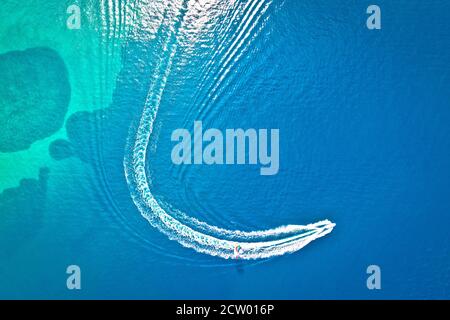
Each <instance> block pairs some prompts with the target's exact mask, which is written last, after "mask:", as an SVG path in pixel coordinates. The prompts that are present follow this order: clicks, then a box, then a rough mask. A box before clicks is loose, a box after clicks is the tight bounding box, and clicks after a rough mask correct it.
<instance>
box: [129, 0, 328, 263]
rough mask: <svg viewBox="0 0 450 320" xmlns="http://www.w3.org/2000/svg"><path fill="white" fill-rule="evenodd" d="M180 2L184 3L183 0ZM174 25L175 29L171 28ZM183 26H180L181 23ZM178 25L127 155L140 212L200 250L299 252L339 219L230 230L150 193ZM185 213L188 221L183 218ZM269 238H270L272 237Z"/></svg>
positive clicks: (224, 254)
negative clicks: (153, 146)
mask: <svg viewBox="0 0 450 320" xmlns="http://www.w3.org/2000/svg"><path fill="white" fill-rule="evenodd" d="M181 6H182V4H181ZM183 17H184V14H183V12H182V10H181V8H180V11H179V14H177V15H176V19H175V20H178V21H174V26H175V25H177V24H178V25H181V24H182V23H183ZM170 29H171V28H170ZM178 29H179V26H178ZM176 32H177V31H176V30H175V32H171V34H169V36H168V38H167V40H166V42H165V44H164V51H165V52H167V53H168V54H161V55H160V61H159V64H158V67H157V70H156V77H155V78H154V79H156V80H155V82H154V83H153V85H152V86H151V90H150V91H149V94H148V96H147V100H146V103H145V106H144V110H143V112H142V116H141V119H140V122H139V125H138V129H137V132H136V133H135V135H132V139H131V140H132V141H134V142H133V144H132V147H131V152H130V155H126V157H125V161H124V166H125V175H126V178H127V182H128V186H129V189H130V193H131V196H132V198H133V201H134V203H135V204H136V206H137V208H138V209H139V211H140V212H141V214H142V216H143V217H144V218H145V219H147V220H148V221H149V222H150V224H151V225H152V226H154V227H155V228H157V229H158V230H159V231H160V232H162V233H164V234H165V235H167V236H168V237H169V238H170V239H172V240H175V241H178V242H179V243H180V244H181V245H183V246H185V247H188V248H192V249H194V250H196V251H197V252H201V253H205V254H209V255H212V256H217V257H221V258H225V259H229V258H236V257H237V255H236V248H237V247H238V246H239V247H240V250H239V253H238V257H239V259H261V258H269V257H273V256H279V255H283V254H285V253H290V252H295V251H297V250H300V249H301V248H303V247H304V246H306V245H307V244H308V243H310V242H311V241H313V240H315V239H318V238H320V237H323V236H324V235H326V234H328V233H330V232H331V231H332V230H333V228H334V226H335V224H334V223H332V222H330V221H329V220H323V221H320V222H316V223H312V224H308V225H288V226H281V227H278V228H274V229H269V230H263V231H250V232H245V231H239V230H226V229H222V228H218V227H215V226H210V225H208V224H207V223H205V222H202V221H199V220H197V219H195V218H190V217H188V216H187V215H185V214H184V213H181V214H180V213H177V212H173V213H172V215H171V214H169V213H168V212H167V211H166V210H164V209H163V208H162V206H161V205H160V203H158V201H157V200H156V198H155V197H154V195H153V193H152V192H151V189H150V185H149V182H148V177H147V173H146V162H147V147H148V145H149V141H150V137H151V134H152V131H153V125H154V121H155V119H156V116H157V113H158V109H159V105H160V101H161V97H162V94H163V92H164V88H165V85H166V82H167V78H168V76H169V74H170V70H171V67H172V62H173V57H174V55H175V53H176V49H177V41H176V36H177V34H176ZM174 216H178V217H180V216H182V217H184V219H183V220H186V222H188V224H189V225H188V224H187V223H183V222H181V220H180V218H178V219H177V218H175V217H174ZM268 238H270V239H268Z"/></svg>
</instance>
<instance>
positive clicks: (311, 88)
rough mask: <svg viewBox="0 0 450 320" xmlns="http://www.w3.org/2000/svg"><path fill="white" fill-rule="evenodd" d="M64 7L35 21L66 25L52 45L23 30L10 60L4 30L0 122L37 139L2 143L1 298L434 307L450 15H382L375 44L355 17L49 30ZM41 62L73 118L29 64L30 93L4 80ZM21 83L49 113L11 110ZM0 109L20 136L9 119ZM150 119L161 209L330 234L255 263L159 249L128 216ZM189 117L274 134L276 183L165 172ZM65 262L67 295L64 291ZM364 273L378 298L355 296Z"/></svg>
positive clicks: (393, 8) (272, 10)
mask: <svg viewBox="0 0 450 320" xmlns="http://www.w3.org/2000/svg"><path fill="white" fill-rule="evenodd" d="M13 4H14V3H13V1H7V2H6V4H2V6H6V7H8V6H12V5H13ZM39 4H40V3H39V1H36V2H34V3H33V5H35V6H38V7H39ZM68 5H69V3H67V4H66V3H64V5H63V1H62V2H61V3H58V2H55V3H54V6H52V5H49V6H48V7H47V8H46V12H48V14H49V15H50V17H52V16H54V17H55V20H54V23H55V24H57V22H58V23H60V24H61V26H62V27H61V30H60V33H61V34H60V38H59V39H58V38H57V37H56V38H55V39H56V40H54V41H53V42H51V41H48V40H47V39H45V38H46V37H45V36H42V35H39V33H42V34H44V35H46V34H48V33H49V32H50V31H49V30H48V29H46V28H45V26H43V25H42V24H43V23H42V22H39V21H37V20H35V21H33V19H31V17H30V18H29V20H28V19H27V21H28V22H29V23H31V25H33V24H36V25H35V26H34V29H36V30H38V31H37V32H36V33H37V38H34V40H33V41H31V40H29V46H27V42H26V41H25V40H24V41H23V43H21V44H20V45H19V44H17V47H14V45H13V44H11V40H9V41H8V37H13V33H11V31H10V30H12V29H14V28H13V27H12V26H14V25H22V24H24V23H25V22H24V21H23V20H24V19H25V18H23V17H24V16H25V17H26V16H27V15H26V14H21V15H20V16H19V15H17V16H15V17H14V15H13V16H12V17H9V18H4V19H2V20H0V21H5V22H0V31H1V37H0V38H1V39H2V43H3V42H5V44H2V46H1V48H2V51H1V52H0V54H2V56H0V58H2V59H3V60H2V59H0V67H2V66H3V67H2V69H1V71H0V72H1V73H0V74H1V75H2V79H1V83H2V90H1V91H0V93H1V94H0V96H1V100H0V101H1V104H0V106H1V110H0V115H1V119H0V121H5V122H8V123H11V129H9V130H10V131H9V133H7V135H6V136H8V135H9V136H8V137H11V136H12V137H17V138H20V135H18V134H17V135H15V134H14V133H16V132H15V131H16V130H14V128H16V127H17V128H20V130H17V133H19V132H26V131H27V129H31V128H36V130H37V131H39V132H35V131H33V130H28V131H29V135H28V136H27V135H24V136H25V138H27V139H29V140H31V142H32V144H31V146H28V145H25V144H23V143H22V144H19V143H18V142H17V141H13V140H11V139H9V138H8V139H3V136H5V135H3V134H2V135H1V137H2V139H3V140H2V141H0V146H1V145H2V142H4V143H5V145H6V146H5V148H4V150H0V151H2V153H1V154H0V155H1V158H0V160H1V161H0V164H1V166H2V168H1V170H0V172H2V185H4V186H5V188H4V190H3V192H2V194H1V196H0V213H1V215H2V216H3V217H4V218H3V219H2V222H1V223H0V247H1V248H2V249H3V250H2V251H1V252H0V259H1V262H2V263H1V266H0V297H8V298H20V297H22V298H287V299H297V298H369V299H370V298H448V296H449V292H450V291H449V290H450V288H449V284H450V281H449V278H448V274H450V273H449V271H450V270H449V262H450V256H449V254H448V248H447V244H448V243H449V240H450V239H449V233H448V231H447V229H446V222H448V221H449V217H448V212H449V209H450V201H449V200H448V196H447V195H448V192H449V190H450V170H449V168H450V166H449V161H450V148H449V147H450V145H449V144H450V143H449V141H450V139H449V138H450V129H449V127H448V123H450V122H449V118H450V110H449V108H448V102H449V101H450V99H449V98H450V97H449V93H450V90H449V84H450V80H449V76H450V69H449V62H450V61H449V60H450V58H449V57H450V54H449V53H450V48H449V42H448V41H445V40H446V39H448V38H449V36H450V28H449V27H448V24H447V21H446V12H448V10H449V9H450V5H449V4H447V2H445V1H432V2H430V3H427V4H424V3H421V2H419V1H397V2H395V3H392V2H387V1H379V3H378V5H379V6H380V7H381V8H382V12H383V14H382V19H383V20H382V21H383V22H382V29H381V30H379V31H369V30H367V28H366V26H365V23H366V18H367V14H366V12H365V11H366V5H365V4H361V3H359V2H358V1H345V2H344V3H342V1H340V2H337V1H330V2H329V3H327V4H325V3H323V4H314V3H312V2H311V3H306V2H299V1H288V0H285V1H263V0H258V1H255V0H254V1H234V2H231V1H217V2H216V1H211V2H206V1H205V2H202V1H167V2H154V1H120V2H119V1H118V2H115V1H110V2H100V4H95V3H94V2H89V1H86V2H83V3H81V7H82V12H84V13H83V14H84V15H83V17H84V19H83V20H82V28H81V29H80V30H76V31H75V30H72V31H68V30H65V29H64V27H65V17H66V16H67V15H66V14H65V8H66V7H67V6H68ZM31 6H32V5H31V4H30V7H31ZM30 9H31V8H29V10H30ZM22 10H23V12H25V13H27V12H30V11H27V10H26V6H25V5H24V8H23V9H22ZM83 10H84V11H83ZM1 11H2V12H4V11H5V10H1ZM71 32H79V33H77V34H76V36H77V37H78V40H77V41H76V43H77V44H76V45H74V42H73V41H71V40H70V39H71V37H73V36H74V33H71ZM24 33H25V32H24ZM22 37H25V35H22V36H20V37H19V36H16V39H18V38H22ZM47 37H48V36H47ZM85 42H87V43H94V44H96V45H95V47H96V48H97V51H96V54H92V52H91V50H88V49H87V48H88V47H90V46H88V45H87V44H85ZM42 47H44V48H46V50H53V51H54V52H56V54H57V55H58V57H59V58H58V59H55V61H53V62H51V63H48V64H47V65H46V66H45V69H46V70H50V71H52V70H55V71H54V73H58V74H61V73H64V71H58V70H67V71H66V72H67V79H68V81H69V83H70V102H69V103H64V101H60V100H59V99H60V98H57V97H55V96H54V95H51V94H50V93H52V92H57V93H59V94H60V95H62V97H64V93H65V92H67V89H64V81H62V80H64V77H61V76H59V78H60V80H61V81H58V82H55V81H52V80H48V79H46V78H39V74H41V72H42V69H39V68H38V67H36V70H35V71H32V72H28V73H29V74H31V75H33V74H36V76H35V78H36V79H38V81H34V82H31V81H26V80H28V79H27V78H26V77H25V76H23V75H21V76H20V77H19V76H18V79H23V80H21V82H19V81H18V82H13V81H12V80H6V81H5V79H11V77H12V76H9V78H8V77H5V75H6V74H13V73H14V72H19V71H20V68H14V69H13V70H11V68H9V69H8V67H7V66H10V63H5V62H4V61H6V60H5V56H6V57H13V58H15V59H16V61H15V63H17V64H18V65H21V66H22V65H24V63H23V62H21V60H20V59H22V56H23V55H24V54H25V53H26V52H27V51H20V50H24V49H32V50H36V49H33V48H42ZM53 51H51V52H53ZM75 53H78V59H71V58H70V57H71V56H72V55H75ZM31 56H32V57H31V58H30V60H36V61H37V62H36V66H41V67H42V68H44V65H43V64H42V63H39V59H42V58H41V56H40V55H39V54H37V53H34V54H32V55H31ZM59 59H61V61H63V65H61V63H58V61H59ZM2 61H3V64H2ZM29 63H30V64H32V61H30V62H29ZM81 66H86V68H82V67H81ZM16 69H17V70H16ZM6 70H7V71H6ZM57 71H58V72H57ZM7 72H8V73H7ZM52 74H53V73H52V72H48V73H46V76H48V77H50V76H51V75H52ZM30 77H31V76H30ZM3 83H6V85H5V84H3ZM28 83H29V85H30V86H31V88H32V90H34V91H36V92H38V93H40V95H36V97H37V98H36V100H38V101H41V100H43V99H48V100H49V101H50V103H45V104H43V103H42V104H41V103H38V102H33V100H30V99H29V98H27V99H25V101H27V102H28V103H29V106H27V108H26V109H25V110H22V109H21V105H22V104H14V103H12V102H11V101H16V100H15V97H17V96H18V95H20V94H19V93H15V92H14V91H11V90H9V91H7V92H13V93H11V94H9V95H8V94H5V93H3V92H5V90H4V88H6V86H7V84H11V85H10V86H11V87H13V85H14V84H15V87H14V88H16V89H17V90H21V89H22V90H23V93H22V95H23V96H24V97H28V96H29V95H30V93H29V91H30V90H28V91H27V90H25V89H26V88H27V87H26V84H28ZM39 85H40V86H41V87H39ZM8 87H9V86H8ZM61 87H62V88H61ZM36 88H37V89H36ZM82 88H87V89H88V90H83V89H82ZM52 90H54V91H52ZM45 92H47V93H49V94H44V93H45ZM33 97H35V96H33ZM55 105H56V106H59V107H58V108H57V112H56V113H55V112H52V110H53V109H52V108H54V106H55ZM145 108H147V109H145ZM155 108H157V111H158V113H157V116H156V117H155V118H154V119H153V118H152V114H153V115H154V114H155V113H154V112H155V110H156V109H155ZM10 110H13V111H14V112H15V113H17V114H19V115H20V116H21V117H25V119H26V117H29V119H26V120H24V121H16V122H11V120H10V118H9V116H7V115H6V114H8V115H9V114H10V112H11V111H10ZM145 110H149V113H150V116H149V117H150V118H146V119H145V120H146V121H144V122H145V123H146V125H148V124H149V123H150V121H147V120H152V121H153V129H152V131H151V135H150V136H149V137H148V138H149V141H148V146H147V149H146V152H145V155H146V158H145V161H144V165H145V168H144V170H145V171H144V174H145V177H146V178H147V179H148V185H149V190H151V195H152V197H154V199H156V200H157V201H158V204H159V206H160V207H161V210H164V211H165V212H168V213H170V214H171V215H172V216H174V217H177V218H179V219H180V221H181V220H182V218H183V217H184V215H188V216H190V217H193V218H195V219H198V220H200V221H204V222H206V223H208V224H209V225H211V226H216V227H218V228H221V229H227V230H241V231H243V232H250V231H254V230H271V229H274V228H276V227H279V226H285V225H289V224H295V225H307V224H310V223H313V222H317V221H323V220H325V219H329V220H330V221H332V222H333V223H336V227H335V228H334V229H333V231H332V232H331V233H330V234H328V235H327V236H326V237H323V238H321V239H318V240H317V241H314V242H312V243H310V244H308V246H306V247H304V248H302V249H301V250H299V251H297V252H295V253H291V254H288V253H286V254H283V255H282V256H278V257H273V258H270V259H267V258H266V259H262V260H251V261H245V260H243V259H228V260H226V259H222V258H220V257H216V256H211V255H210V254H211V253H215V252H216V251H214V250H216V249H215V246H213V247H214V250H213V249H211V248H210V247H209V246H207V250H198V249H199V248H198V247H196V245H190V244H193V243H194V244H195V243H196V241H195V239H194V240H193V236H192V234H189V235H188V236H187V238H186V237H184V238H183V239H175V240H178V241H171V240H169V239H168V237H167V234H168V235H169V236H170V237H172V238H174V235H173V234H170V232H169V233H168V232H166V234H163V233H161V232H159V230H158V227H159V225H158V222H157V223H153V225H154V226H155V225H156V227H157V228H155V227H154V226H152V225H151V223H149V221H147V220H146V219H144V217H143V216H142V214H144V216H145V215H146V214H147V215H148V214H153V213H154V211H155V207H151V208H144V209H143V208H138V207H139V205H140V204H142V202H140V201H141V200H139V197H141V196H142V190H143V189H142V188H141V189H139V187H137V186H136V185H137V183H136V181H134V179H135V178H133V176H131V179H128V180H127V179H126V176H125V172H127V173H128V174H130V170H131V171H132V172H131V174H133V170H134V169H136V168H135V167H133V164H132V165H131V169H130V166H129V163H130V161H131V162H132V161H133V160H134V159H135V158H133V146H135V143H136V132H139V130H140V124H139V121H140V119H141V117H142V116H143V113H144V115H145ZM31 111H32V112H31ZM2 112H3V113H2ZM36 114H37V115H36ZM50 115H51V117H50ZM54 117H57V118H58V120H55V121H53V120H49V118H50V119H53V118H54ZM13 119H14V118H13ZM19 119H22V118H19ZM61 119H64V122H63V120H61ZM195 120H201V121H202V122H203V126H204V127H208V128H219V129H226V128H279V129H280V170H279V173H278V174H277V175H273V176H261V175H260V174H259V167H257V166H237V165H236V166H225V165H223V166H207V165H200V166H194V165H191V166H177V165H174V164H173V163H172V162H171V158H170V154H171V150H172V147H173V143H172V142H171V140H170V136H171V133H172V132H173V130H175V129H177V128H191V127H192V124H193V122H194V121H195ZM58 121H60V122H61V125H60V126H59V127H60V128H52V127H51V126H49V125H43V124H49V123H51V124H57V123H59V122H58ZM34 122H36V124H37V127H35V126H33V123H34ZM41 131H43V132H41ZM2 133H3V132H2ZM146 134H149V132H148V131H146ZM18 141H19V142H20V141H21V140H18ZM144 142H146V141H144ZM27 144H28V143H27ZM39 144H40V146H39V148H35V147H36V146H37V145H39ZM146 144H147V143H145V145H146ZM34 148H35V149H34ZM15 149H20V150H15ZM135 150H136V148H135ZM16 159H26V160H27V161H25V160H23V161H22V162H21V161H17V160H16ZM29 159H38V161H29ZM36 163H37V164H38V165H36ZM28 165H29V166H35V167H36V168H35V170H34V171H33V172H29V171H27V169H23V168H27V167H28ZM4 177H5V178H4ZM128 177H129V178H130V175H129V176H128ZM132 196H134V197H135V200H136V197H137V199H138V200H137V202H136V201H133V199H132ZM144 196H145V192H144ZM144 203H145V201H144ZM136 204H137V205H138V207H136ZM139 209H141V210H139ZM149 220H150V222H152V218H150V219H149ZM185 220H186V221H183V222H185V223H191V226H192V220H189V219H185ZM153 222H154V221H153ZM194 227H197V228H199V227H201V225H200V226H198V225H195V223H194ZM200 229H201V228H200ZM201 230H202V231H209V232H211V230H210V229H209V227H206V228H203V229H201ZM214 232H216V233H215V236H216V238H220V237H225V238H226V235H227V234H226V232H223V230H219V231H218V232H217V231H214ZM175 238H176V236H175ZM194 238H195V237H194ZM186 239H187V240H186ZM186 241H192V242H189V243H187V244H188V247H189V248H186V247H184V246H182V245H180V243H179V242H181V243H182V244H184V245H186ZM201 241H202V240H199V241H197V244H198V243H200V244H202V242H201ZM233 241H234V240H233ZM215 245H217V244H215ZM192 247H194V249H197V250H193V248H192ZM227 248H228V247H227ZM200 249H201V248H200ZM227 250H231V249H230V248H228V249H227ZM197 251H203V253H201V252H197ZM204 251H207V252H206V253H209V254H205V252H204ZM227 252H228V251H227ZM282 253H284V252H282ZM228 254H229V253H225V255H228ZM400 257H401V258H400ZM71 264H76V265H79V266H80V268H81V270H82V290H80V291H69V290H67V288H66V278H67V274H66V273H65V270H66V267H67V266H68V265H71ZM371 264H376V265H379V266H380V268H381V270H382V290H380V291H369V290H368V289H367V287H366V278H367V274H366V268H367V266H368V265H371Z"/></svg>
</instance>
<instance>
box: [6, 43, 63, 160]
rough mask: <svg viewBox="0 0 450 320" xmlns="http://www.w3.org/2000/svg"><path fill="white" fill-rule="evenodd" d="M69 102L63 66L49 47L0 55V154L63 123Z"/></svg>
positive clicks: (19, 147) (25, 144)
mask: <svg viewBox="0 0 450 320" xmlns="http://www.w3.org/2000/svg"><path fill="white" fill-rule="evenodd" d="M69 101H70V83H69V78H68V72H67V68H66V65H65V63H64V61H63V60H62V58H61V57H60V55H59V54H58V53H57V52H56V51H54V50H52V49H50V48H32V49H27V50H25V51H10V52H7V53H5V54H1V55H0V128H1V130H0V152H15V151H20V150H25V149H28V148H29V147H30V145H31V144H32V143H34V142H36V141H38V140H41V139H44V138H46V137H49V136H51V135H52V134H54V133H55V132H56V131H58V130H59V129H60V128H61V127H62V125H63V123H64V117H65V115H66V112H67V109H68V106H69Z"/></svg>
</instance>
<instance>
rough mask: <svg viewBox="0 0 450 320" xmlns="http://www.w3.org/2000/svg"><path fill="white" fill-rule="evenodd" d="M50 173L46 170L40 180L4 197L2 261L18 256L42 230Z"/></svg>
mask: <svg viewBox="0 0 450 320" xmlns="http://www.w3.org/2000/svg"><path fill="white" fill-rule="evenodd" d="M48 175H49V170H48V169H47V168H42V169H41V170H40V173H39V179H23V180H21V182H20V186H18V187H17V188H11V189H5V190H4V191H3V192H2V193H0V213H2V214H1V219H2V221H1V223H0V243H2V244H8V245H6V246H3V247H2V251H1V252H0V258H6V257H8V256H9V255H12V254H14V252H15V251H16V250H18V249H19V248H20V247H21V246H22V245H23V244H25V243H26V242H27V241H30V240H31V239H32V238H33V237H34V236H35V235H36V234H37V233H38V231H39V229H40V228H41V226H42V219H43V216H44V212H45V203H46V197H47V180H48Z"/></svg>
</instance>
